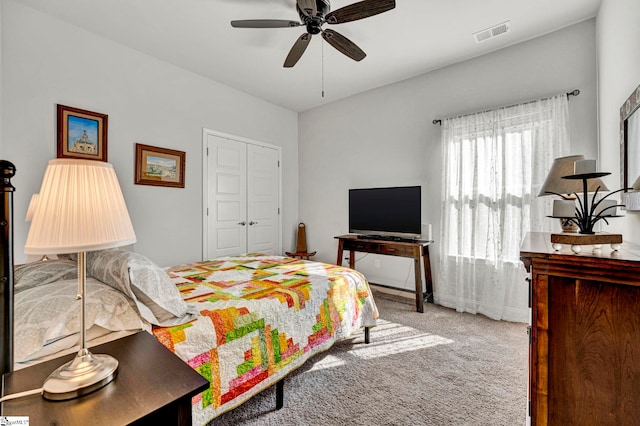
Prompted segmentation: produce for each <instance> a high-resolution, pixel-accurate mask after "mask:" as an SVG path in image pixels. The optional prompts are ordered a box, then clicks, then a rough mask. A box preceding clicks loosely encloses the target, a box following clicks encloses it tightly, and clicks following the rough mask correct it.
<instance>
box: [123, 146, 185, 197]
mask: <svg viewBox="0 0 640 426" xmlns="http://www.w3.org/2000/svg"><path fill="white" fill-rule="evenodd" d="M184 163H185V153H184V151H176V150H173V149H166V148H158V147H155V146H150V145H143V144H139V143H137V144H136V170H135V172H136V173H135V183H136V184H138V185H155V186H172V187H175V188H184Z"/></svg>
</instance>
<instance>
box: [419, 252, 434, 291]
mask: <svg viewBox="0 0 640 426" xmlns="http://www.w3.org/2000/svg"><path fill="white" fill-rule="evenodd" d="M422 261H423V262H424V284H425V287H426V292H425V293H424V297H425V298H426V299H427V302H429V303H433V281H432V280H431V261H430V260H429V246H424V247H423V248H422Z"/></svg>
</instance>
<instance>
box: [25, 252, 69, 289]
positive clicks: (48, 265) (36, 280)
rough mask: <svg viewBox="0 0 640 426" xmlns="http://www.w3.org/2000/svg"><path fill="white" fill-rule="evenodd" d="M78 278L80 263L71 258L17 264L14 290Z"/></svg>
mask: <svg viewBox="0 0 640 426" xmlns="http://www.w3.org/2000/svg"><path fill="white" fill-rule="evenodd" d="M74 278H75V279H77V278H78V264H77V262H73V261H71V260H47V261H38V262H31V263H25V264H24V265H17V266H16V267H15V269H14V272H13V282H14V287H13V288H14V292H15V293H20V292H21V291H24V290H28V289H30V288H33V287H36V286H39V285H44V284H49V283H53V282H56V281H63V280H72V279H74Z"/></svg>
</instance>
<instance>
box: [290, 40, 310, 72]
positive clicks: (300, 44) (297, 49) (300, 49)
mask: <svg viewBox="0 0 640 426" xmlns="http://www.w3.org/2000/svg"><path fill="white" fill-rule="evenodd" d="M310 41H311V34H309V33H304V34H302V35H301V36H300V37H298V40H296V42H295V43H293V47H292V48H291V50H290V51H289V54H288V55H287V59H285V60H284V67H285V68H291V67H292V66H294V65H295V64H297V63H298V60H299V59H300V57H301V56H302V54H303V53H304V51H305V50H307V46H308V45H309V42H310Z"/></svg>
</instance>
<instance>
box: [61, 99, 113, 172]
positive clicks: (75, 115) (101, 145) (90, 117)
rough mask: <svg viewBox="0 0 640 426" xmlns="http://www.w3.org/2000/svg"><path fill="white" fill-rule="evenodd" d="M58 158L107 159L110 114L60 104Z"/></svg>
mask: <svg viewBox="0 0 640 426" xmlns="http://www.w3.org/2000/svg"><path fill="white" fill-rule="evenodd" d="M57 110H58V158H81V159H85V160H97V161H107V121H108V118H109V117H108V116H107V115H106V114H101V113H99V112H93V111H87V110H84V109H79V108H73V107H70V106H66V105H60V104H58V107H57Z"/></svg>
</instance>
